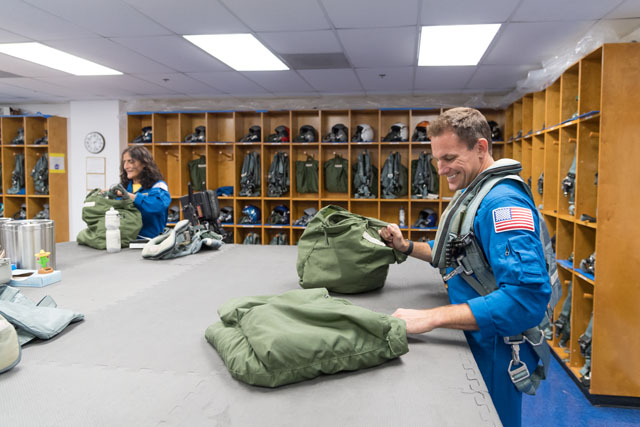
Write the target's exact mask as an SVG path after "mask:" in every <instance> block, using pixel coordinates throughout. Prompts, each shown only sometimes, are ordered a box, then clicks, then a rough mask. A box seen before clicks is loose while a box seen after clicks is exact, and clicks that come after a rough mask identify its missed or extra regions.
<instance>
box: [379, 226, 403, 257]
mask: <svg viewBox="0 0 640 427" xmlns="http://www.w3.org/2000/svg"><path fill="white" fill-rule="evenodd" d="M378 233H379V234H380V237H382V240H384V241H385V242H386V243H387V245H388V246H391V247H392V248H393V249H395V250H398V251H400V252H406V251H407V249H409V242H408V241H406V240H405V239H404V237H402V231H400V227H398V225H397V224H389V225H387V226H386V227H384V228H381V229H380V230H378Z"/></svg>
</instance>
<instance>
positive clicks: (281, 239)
mask: <svg viewBox="0 0 640 427" xmlns="http://www.w3.org/2000/svg"><path fill="white" fill-rule="evenodd" d="M269 244H270V245H273V246H285V245H288V244H289V238H288V237H287V235H286V233H276V235H275V236H273V239H271V241H270V242H269Z"/></svg>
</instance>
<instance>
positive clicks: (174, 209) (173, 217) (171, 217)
mask: <svg viewBox="0 0 640 427" xmlns="http://www.w3.org/2000/svg"><path fill="white" fill-rule="evenodd" d="M178 221H180V208H179V207H178V206H176V205H173V206H169V214H168V215H167V222H178Z"/></svg>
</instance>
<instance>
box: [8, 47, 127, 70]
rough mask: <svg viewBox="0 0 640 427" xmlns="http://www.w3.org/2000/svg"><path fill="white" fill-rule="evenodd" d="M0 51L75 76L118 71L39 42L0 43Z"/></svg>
mask: <svg viewBox="0 0 640 427" xmlns="http://www.w3.org/2000/svg"><path fill="white" fill-rule="evenodd" d="M0 53H4V54H7V55H11V56H15V57H16V58H20V59H24V60H25V61H30V62H35V63H36V64H40V65H44V66H45V67H49V68H55V69H56V70H60V71H64V72H65V73H69V74H74V75H76V76H112V75H119V74H122V73H121V72H120V71H117V70H114V69H112V68H108V67H104V66H102V65H99V64H96V63H95V62H91V61H87V60H86V59H82V58H80V57H78V56H75V55H71V54H69V53H66V52H63V51H61V50H58V49H54V48H52V47H49V46H45V45H43V44H40V43H35V42H30V43H5V44H0Z"/></svg>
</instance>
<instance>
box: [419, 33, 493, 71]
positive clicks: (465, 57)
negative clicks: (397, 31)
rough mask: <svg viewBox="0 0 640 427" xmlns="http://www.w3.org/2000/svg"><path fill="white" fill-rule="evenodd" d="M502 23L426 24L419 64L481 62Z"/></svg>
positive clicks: (422, 34) (443, 64) (469, 63)
mask: <svg viewBox="0 0 640 427" xmlns="http://www.w3.org/2000/svg"><path fill="white" fill-rule="evenodd" d="M499 29H500V24H483V25H437V26H429V27H422V32H421V35H420V52H419V55H418V65H419V66H451V65H478V62H480V58H482V55H484V52H485V51H486V50H487V48H488V47H489V44H490V43H491V41H492V40H493V38H494V37H495V35H496V33H497V32H498V30H499Z"/></svg>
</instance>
